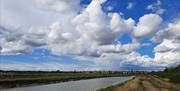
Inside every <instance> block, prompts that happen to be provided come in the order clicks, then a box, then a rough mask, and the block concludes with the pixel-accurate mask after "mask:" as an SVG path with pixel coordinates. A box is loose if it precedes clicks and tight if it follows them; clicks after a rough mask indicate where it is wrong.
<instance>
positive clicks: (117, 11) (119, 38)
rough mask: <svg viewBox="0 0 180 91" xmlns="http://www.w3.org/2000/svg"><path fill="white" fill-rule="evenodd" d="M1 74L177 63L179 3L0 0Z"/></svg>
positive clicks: (166, 0) (179, 61) (171, 0)
mask: <svg viewBox="0 0 180 91" xmlns="http://www.w3.org/2000/svg"><path fill="white" fill-rule="evenodd" d="M0 2H1V8H0V9H1V10H0V18H1V20H0V69H2V70H162V69H163V68H165V67H169V66H176V65H179V64H180V45H179V44H180V43H179V41H180V40H179V37H180V35H179V34H180V1H179V0H93V1H91V0H77V2H74V1H73V0H69V1H66V0H44V1H43V0H29V1H27V2H24V1H23V0H16V1H12V0H0Z"/></svg>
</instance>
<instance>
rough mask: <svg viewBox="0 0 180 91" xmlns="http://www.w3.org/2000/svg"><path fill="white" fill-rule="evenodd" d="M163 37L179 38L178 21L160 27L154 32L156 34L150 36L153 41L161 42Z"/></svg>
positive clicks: (179, 24) (179, 28) (179, 23)
mask: <svg viewBox="0 0 180 91" xmlns="http://www.w3.org/2000/svg"><path fill="white" fill-rule="evenodd" d="M163 39H172V40H180V21H179V19H177V21H175V22H173V23H169V24H168V25H167V27H166V28H164V29H161V30H160V31H159V32H157V33H156V36H154V37H153V38H152V40H153V41H156V42H161V41H163Z"/></svg>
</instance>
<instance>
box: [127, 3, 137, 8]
mask: <svg viewBox="0 0 180 91" xmlns="http://www.w3.org/2000/svg"><path fill="white" fill-rule="evenodd" d="M134 6H135V4H134V3H132V2H130V3H128V5H127V7H126V8H127V9H132V8H133V7H134Z"/></svg>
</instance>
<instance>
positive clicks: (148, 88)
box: [98, 75, 180, 91]
mask: <svg viewBox="0 0 180 91" xmlns="http://www.w3.org/2000/svg"><path fill="white" fill-rule="evenodd" d="M98 91H180V84H178V83H171V82H169V80H168V79H164V78H160V77H158V76H154V75H148V76H138V77H135V78H134V79H132V80H130V81H126V82H125V83H122V84H117V85H114V86H110V87H107V88H102V89H100V90H98Z"/></svg>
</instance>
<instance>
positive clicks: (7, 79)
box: [0, 72, 129, 88]
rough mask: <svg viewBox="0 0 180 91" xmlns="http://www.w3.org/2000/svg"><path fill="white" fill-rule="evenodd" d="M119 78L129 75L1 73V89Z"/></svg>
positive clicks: (98, 73) (117, 73) (104, 73)
mask: <svg viewBox="0 0 180 91" xmlns="http://www.w3.org/2000/svg"><path fill="white" fill-rule="evenodd" d="M119 76H129V74H122V73H119V72H113V73H111V72H4V73H3V72H1V74H0V88H13V87H21V86H30V85H40V84H49V83H58V82H65V81H72V80H80V79H91V78H100V77H119Z"/></svg>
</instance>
